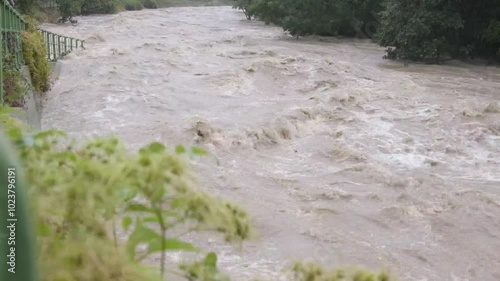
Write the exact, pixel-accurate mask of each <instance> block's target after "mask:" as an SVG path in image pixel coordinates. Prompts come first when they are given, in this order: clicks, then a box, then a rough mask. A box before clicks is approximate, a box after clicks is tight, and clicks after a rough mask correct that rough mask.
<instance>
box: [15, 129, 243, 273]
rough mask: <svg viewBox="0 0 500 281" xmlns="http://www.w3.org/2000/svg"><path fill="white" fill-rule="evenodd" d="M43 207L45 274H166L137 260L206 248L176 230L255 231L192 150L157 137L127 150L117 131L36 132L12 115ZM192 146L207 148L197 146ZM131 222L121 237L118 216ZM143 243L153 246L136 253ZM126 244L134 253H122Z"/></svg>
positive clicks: (39, 211)
mask: <svg viewBox="0 0 500 281" xmlns="http://www.w3.org/2000/svg"><path fill="white" fill-rule="evenodd" d="M9 124H10V125H9V126H8V129H7V133H8V136H9V138H10V140H11V141H12V142H13V143H14V144H15V145H16V147H17V150H18V154H19V156H20V158H21V162H22V165H23V166H24V168H25V170H26V176H27V181H28V183H29V189H28V194H29V197H30V198H34V200H31V203H32V206H31V207H32V210H33V211H34V212H33V213H34V214H36V217H35V221H36V229H37V240H38V261H39V265H40V269H41V277H42V280H47V281H49V280H50V281H57V280H65V281H71V280H103V281H104V280H106V281H108V280H159V278H160V274H158V273H153V274H152V275H151V273H150V271H147V270H146V269H145V268H143V267H142V266H140V264H139V262H140V261H142V260H143V259H144V258H145V257H146V256H148V255H150V254H153V253H161V254H162V264H161V274H163V273H164V272H165V268H164V264H165V257H166V256H165V253H166V252H168V251H199V250H198V249H197V248H196V247H195V246H194V245H191V244H189V243H187V242H184V241H182V240H181V238H182V237H174V236H169V235H172V234H171V233H170V231H171V230H174V229H175V228H178V227H186V228H187V230H188V231H201V230H203V231H206V230H209V231H214V232H217V233H221V234H222V235H224V237H225V238H226V239H227V240H228V241H241V240H244V239H247V238H248V237H249V234H250V231H249V226H248V221H247V217H246V214H245V213H244V212H243V211H242V210H240V209H239V208H237V207H235V206H233V205H231V204H228V203H226V202H223V201H221V200H219V199H216V198H213V197H211V196H208V195H207V194H206V193H204V192H202V191H200V190H198V189H196V188H194V187H193V186H194V184H193V182H194V176H193V174H192V172H191V170H190V168H189V166H188V165H187V163H186V162H187V161H186V159H187V157H186V155H187V154H188V152H187V150H186V149H184V148H182V147H178V148H177V150H176V151H175V152H170V151H168V150H167V149H166V148H165V147H164V146H163V145H161V144H159V143H153V144H151V145H148V146H146V147H144V148H143V149H141V151H140V152H139V153H138V154H130V153H128V152H127V151H126V150H125V148H124V147H123V145H122V144H121V143H120V141H118V140H117V139H113V138H111V139H99V140H94V141H91V142H89V143H87V144H81V143H78V142H75V141H73V140H71V139H69V138H67V137H66V136H65V134H64V133H62V132H58V131H47V132H40V133H29V132H27V131H26V130H24V129H22V128H20V127H19V126H18V125H12V123H9ZM190 152H191V153H190V154H195V155H196V154H200V153H203V151H201V150H199V149H192V150H190ZM122 217H124V218H123V223H122V225H123V227H124V229H125V230H128V229H129V228H132V233H131V234H130V236H129V238H128V241H127V243H126V247H121V246H120V243H119V242H118V241H117V239H116V237H117V233H118V230H117V228H116V224H115V222H116V220H117V218H122ZM139 245H146V251H145V252H143V253H138V252H137V248H138V246H139ZM125 253H127V254H125Z"/></svg>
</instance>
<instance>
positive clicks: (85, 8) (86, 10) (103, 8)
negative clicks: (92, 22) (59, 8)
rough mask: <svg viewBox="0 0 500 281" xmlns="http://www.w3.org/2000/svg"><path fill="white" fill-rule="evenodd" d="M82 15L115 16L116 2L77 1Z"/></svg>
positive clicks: (116, 0) (103, 0)
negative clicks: (79, 3) (79, 2)
mask: <svg viewBox="0 0 500 281" xmlns="http://www.w3.org/2000/svg"><path fill="white" fill-rule="evenodd" d="M79 1H82V2H81V7H80V12H81V14H82V15H92V14H115V13H117V12H118V9H117V7H118V4H119V1H118V0H79Z"/></svg>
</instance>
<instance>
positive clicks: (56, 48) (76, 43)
mask: <svg viewBox="0 0 500 281" xmlns="http://www.w3.org/2000/svg"><path fill="white" fill-rule="evenodd" d="M38 31H39V32H40V33H41V34H42V36H43V38H44V39H45V44H46V45H47V48H46V49H47V59H48V60H49V61H57V60H58V59H59V58H60V57H62V56H64V55H66V54H68V53H69V52H71V51H73V50H74V49H78V48H84V46H83V43H84V41H83V40H80V39H76V38H72V37H67V36H62V35H59V34H55V33H52V32H50V31H47V30H43V29H39V30H38Z"/></svg>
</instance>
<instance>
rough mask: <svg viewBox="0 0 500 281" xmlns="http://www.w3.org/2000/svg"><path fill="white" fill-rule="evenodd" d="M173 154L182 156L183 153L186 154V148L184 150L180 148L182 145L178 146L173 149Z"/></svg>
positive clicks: (182, 147)
mask: <svg viewBox="0 0 500 281" xmlns="http://www.w3.org/2000/svg"><path fill="white" fill-rule="evenodd" d="M175 153H177V154H184V153H186V148H184V146H182V145H178V146H176V147H175Z"/></svg>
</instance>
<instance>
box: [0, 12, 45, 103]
mask: <svg viewBox="0 0 500 281" xmlns="http://www.w3.org/2000/svg"><path fill="white" fill-rule="evenodd" d="M24 19H25V20H26V22H27V28H26V30H25V31H23V32H22V33H21V34H20V35H19V34H17V33H8V34H7V35H6V36H7V37H8V38H6V39H5V40H6V41H8V42H16V41H18V39H17V38H16V37H17V36H20V41H21V42H22V49H21V48H20V46H21V45H19V44H16V46H11V47H9V48H7V49H5V50H3V52H2V55H3V69H2V71H3V78H4V79H3V84H2V86H3V91H4V92H3V96H4V97H3V98H4V103H5V104H6V105H8V106H12V107H22V106H23V105H24V103H25V99H26V94H27V93H28V90H30V88H31V89H32V90H34V91H36V92H37V93H39V94H42V93H44V92H46V91H48V90H49V88H50V72H51V68H50V64H49V62H48V60H47V50H46V46H45V41H44V39H43V36H42V35H41V34H40V33H39V32H38V30H37V29H36V27H37V25H38V24H37V23H36V22H35V21H34V20H33V19H32V18H30V17H28V16H25V17H24ZM11 37H12V38H11ZM17 52H20V53H22V57H23V60H24V63H25V64H26V66H27V67H28V70H29V73H30V77H31V85H30V84H29V83H28V81H27V80H26V78H25V77H24V76H23V75H22V73H21V68H20V67H21V65H20V64H19V62H17V61H16V55H15V54H16V53H17Z"/></svg>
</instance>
